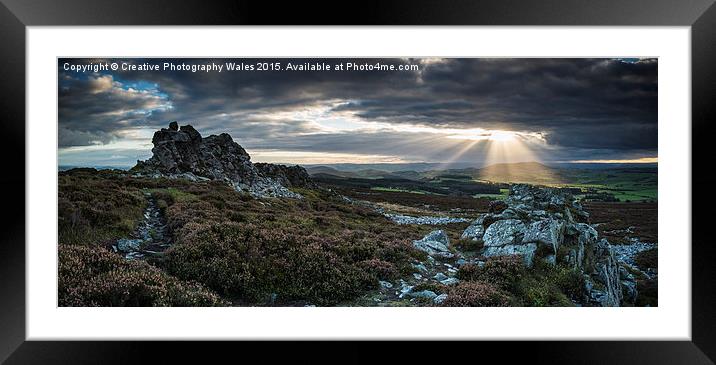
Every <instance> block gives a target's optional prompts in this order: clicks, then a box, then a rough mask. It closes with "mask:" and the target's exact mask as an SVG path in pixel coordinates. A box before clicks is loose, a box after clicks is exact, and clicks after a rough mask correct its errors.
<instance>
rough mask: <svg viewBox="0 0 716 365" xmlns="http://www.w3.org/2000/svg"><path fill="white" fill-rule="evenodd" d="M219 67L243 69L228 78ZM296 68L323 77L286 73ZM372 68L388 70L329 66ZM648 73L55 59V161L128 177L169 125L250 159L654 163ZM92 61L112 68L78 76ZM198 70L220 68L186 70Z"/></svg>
mask: <svg viewBox="0 0 716 365" xmlns="http://www.w3.org/2000/svg"><path fill="white" fill-rule="evenodd" d="M227 62H228V63H231V64H244V65H253V66H254V70H243V71H236V70H235V71H229V70H227V69H226V63H227ZM165 63H168V64H172V65H175V66H184V67H186V68H187V70H183V69H177V68H174V69H171V68H168V69H165ZM306 63H308V64H325V65H330V66H332V67H333V69H331V70H314V71H310V70H289V69H288V65H289V64H291V65H292V66H301V65H304V64H306ZM377 63H380V65H381V66H391V65H392V67H393V70H379V69H373V70H365V69H355V67H354V69H351V70H346V69H344V70H336V69H335V67H336V66H337V65H340V64H343V65H344V67H345V66H347V65H349V64H355V65H363V64H371V65H375V64H377ZM657 63H658V62H657V60H656V59H636V58H621V59H604V58H594V59H586V58H579V59H567V58H552V59H550V58H527V59H519V58H497V59H478V58H447V59H440V58H416V59H407V58H406V59H403V58H386V59H339V58H329V59H288V58H281V59H59V60H58V78H59V79H58V148H59V151H58V155H59V165H60V166H113V167H131V166H133V165H134V164H135V163H136V161H137V160H144V159H147V158H149V157H150V156H151V148H152V144H151V138H152V135H153V133H154V132H155V131H156V130H158V129H159V128H166V127H167V126H168V124H169V122H170V121H177V122H178V123H179V125H185V124H191V125H193V126H194V127H195V128H196V129H197V130H198V131H199V132H200V133H201V134H202V135H203V136H208V135H210V134H218V133H223V132H226V133H229V134H230V135H231V136H232V137H233V138H234V140H235V141H236V142H238V143H239V144H240V145H242V146H243V147H244V148H245V149H246V150H247V151H248V152H249V154H250V155H251V158H252V161H254V162H279V163H291V164H331V163H413V162H430V163H439V164H445V165H446V166H449V165H451V164H456V163H460V164H473V165H475V166H482V165H485V164H490V163H500V162H527V161H538V162H545V163H549V162H656V161H657V91H658V90H657V89H658V88H657ZM103 64H105V65H111V64H116V65H118V69H117V70H112V69H111V67H107V68H106V69H100V68H94V69H93V67H87V66H96V65H103ZM209 64H213V65H221V66H222V67H223V69H222V71H221V72H219V71H217V70H212V71H196V72H193V71H192V70H191V68H192V66H194V67H197V66H205V65H209ZM259 64H273V65H274V67H276V64H278V67H280V68H281V70H273V71H271V70H266V71H265V70H257V68H258V65H259ZM83 66H84V67H83ZM125 68H127V70H125ZM130 68H133V70H129V69H130ZM156 68H158V69H156Z"/></svg>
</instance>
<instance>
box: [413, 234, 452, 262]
mask: <svg viewBox="0 0 716 365" xmlns="http://www.w3.org/2000/svg"><path fill="white" fill-rule="evenodd" d="M413 246H414V247H415V248H417V249H418V250H421V251H425V252H427V253H428V255H431V256H438V257H444V258H451V257H454V256H455V255H454V254H453V253H452V252H450V249H449V246H450V239H449V238H448V236H447V234H446V233H445V231H443V230H442V229H438V230H435V231H432V232H430V233H428V234H427V235H426V236H425V237H423V238H422V239H420V240H417V241H413Z"/></svg>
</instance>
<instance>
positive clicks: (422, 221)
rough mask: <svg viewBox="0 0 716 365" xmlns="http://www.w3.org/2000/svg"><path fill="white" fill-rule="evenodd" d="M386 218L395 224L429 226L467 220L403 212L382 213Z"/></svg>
mask: <svg viewBox="0 0 716 365" xmlns="http://www.w3.org/2000/svg"><path fill="white" fill-rule="evenodd" d="M384 215H385V216H386V217H387V218H388V219H390V220H392V221H393V222H395V223H397V224H417V225H429V226H441V225H446V224H451V223H463V222H469V221H470V220H469V219H467V218H453V217H430V216H427V217H411V216H409V215H403V214H393V213H386V214H384Z"/></svg>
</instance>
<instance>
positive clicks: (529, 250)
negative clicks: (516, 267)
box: [482, 243, 537, 267]
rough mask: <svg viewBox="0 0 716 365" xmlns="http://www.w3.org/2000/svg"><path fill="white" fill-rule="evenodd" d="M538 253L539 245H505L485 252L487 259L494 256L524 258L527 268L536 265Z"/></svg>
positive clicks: (486, 249)
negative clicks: (536, 254)
mask: <svg viewBox="0 0 716 365" xmlns="http://www.w3.org/2000/svg"><path fill="white" fill-rule="evenodd" d="M536 251H537V244H535V243H528V244H524V245H523V244H519V245H505V246H497V247H487V248H485V251H483V253H482V254H483V255H484V256H485V257H493V256H514V255H519V256H522V260H523V262H524V264H525V266H527V267H532V265H533V264H534V257H535V252H536Z"/></svg>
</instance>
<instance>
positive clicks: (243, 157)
mask: <svg viewBox="0 0 716 365" xmlns="http://www.w3.org/2000/svg"><path fill="white" fill-rule="evenodd" d="M152 144H153V145H154V147H153V148H152V153H153V155H152V157H151V158H150V159H148V160H146V161H137V165H136V166H134V167H133V168H132V169H131V170H130V172H131V173H133V174H135V175H139V176H152V177H160V176H164V177H170V178H187V179H190V180H193V181H200V180H221V181H226V182H227V183H229V184H231V185H232V186H233V187H234V188H235V189H236V190H238V191H246V192H248V193H250V194H252V195H254V196H257V197H267V196H270V197H287V198H300V197H301V195H300V194H297V193H294V192H292V191H291V190H289V189H288V188H289V187H313V186H314V185H313V181H311V178H310V177H309V176H308V173H307V172H306V170H305V169H303V168H302V167H300V166H292V167H288V166H283V165H272V164H256V165H254V164H253V163H251V157H250V156H249V154H248V153H247V152H246V150H244V149H243V147H241V146H240V145H239V144H238V143H236V142H234V140H233V139H232V138H231V136H230V135H228V134H226V133H222V134H219V135H218V136H217V135H211V136H208V137H205V138H202V136H201V134H199V132H197V130H196V129H194V127H192V126H191V125H184V126H181V128H180V127H179V126H178V124H177V122H172V123H170V124H169V128H162V129H161V130H159V131H157V132H155V133H154V137H153V138H152Z"/></svg>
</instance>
